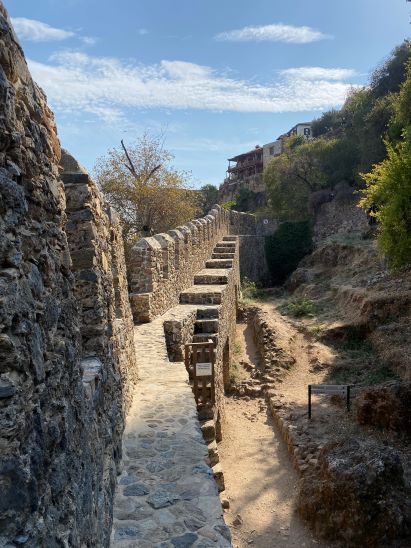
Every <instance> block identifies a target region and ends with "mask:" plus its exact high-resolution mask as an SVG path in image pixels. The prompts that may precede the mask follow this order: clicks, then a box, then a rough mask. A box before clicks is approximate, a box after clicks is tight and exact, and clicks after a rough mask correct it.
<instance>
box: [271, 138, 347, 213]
mask: <svg viewBox="0 0 411 548" xmlns="http://www.w3.org/2000/svg"><path fill="white" fill-rule="evenodd" d="M349 155H350V151H349V150H347V149H346V148H345V147H344V146H342V144H341V143H340V142H339V141H338V140H336V139H315V140H311V141H307V140H305V139H302V140H301V139H299V138H295V137H291V138H290V139H288V140H287V142H286V143H285V146H284V152H283V154H281V155H280V156H277V157H275V158H273V159H272V160H271V162H270V163H269V165H268V166H267V168H266V170H265V171H264V182H265V184H266V186H267V194H268V198H269V204H270V208H271V210H272V212H273V213H274V216H275V217H276V218H278V219H280V220H282V221H305V220H307V219H309V218H310V217H311V212H310V209H309V197H310V195H311V194H312V193H313V192H316V191H318V190H321V189H323V188H326V187H332V186H333V185H334V184H336V183H338V182H340V181H342V180H349V179H350V177H351V178H352V172H351V170H350V164H349V162H348V163H347V158H348V157H349ZM347 166H348V168H347Z"/></svg>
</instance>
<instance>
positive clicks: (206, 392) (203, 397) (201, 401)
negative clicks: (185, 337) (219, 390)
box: [185, 339, 215, 405]
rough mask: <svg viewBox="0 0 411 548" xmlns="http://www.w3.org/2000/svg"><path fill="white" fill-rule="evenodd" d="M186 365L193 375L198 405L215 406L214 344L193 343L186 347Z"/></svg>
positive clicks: (209, 342) (208, 342)
mask: <svg viewBox="0 0 411 548" xmlns="http://www.w3.org/2000/svg"><path fill="white" fill-rule="evenodd" d="M185 364H186V368H187V370H188V371H190V370H191V371H192V374H193V391H194V398H195V400H196V403H197V405H214V403H215V379H214V343H213V341H212V340H211V339H209V340H208V341H207V342H201V343H191V344H186V345H185Z"/></svg>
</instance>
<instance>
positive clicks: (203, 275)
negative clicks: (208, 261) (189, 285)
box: [194, 268, 229, 285]
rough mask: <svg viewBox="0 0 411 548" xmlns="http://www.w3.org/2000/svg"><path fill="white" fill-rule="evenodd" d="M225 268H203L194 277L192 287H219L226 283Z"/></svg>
mask: <svg viewBox="0 0 411 548" xmlns="http://www.w3.org/2000/svg"><path fill="white" fill-rule="evenodd" d="M228 273H229V270H228V269H226V268H220V269H217V268H204V270H200V272H197V274H196V275H195V276H194V285H221V284H226V283H228Z"/></svg>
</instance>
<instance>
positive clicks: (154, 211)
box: [95, 134, 198, 245]
mask: <svg viewBox="0 0 411 548" xmlns="http://www.w3.org/2000/svg"><path fill="white" fill-rule="evenodd" d="M121 145H122V146H121V147H118V148H113V149H111V150H109V151H108V153H107V155H106V156H104V157H102V158H100V159H99V160H98V162H97V165H96V166H95V177H96V180H97V183H98V184H99V186H100V188H101V189H102V191H103V192H104V194H105V195H106V197H107V199H108V200H109V202H110V203H111V204H112V205H113V207H114V208H115V209H116V211H117V212H118V213H119V215H120V216H121V218H122V221H123V227H124V229H123V231H124V240H125V242H126V244H128V245H131V244H132V243H133V242H135V241H136V240H137V239H139V238H141V237H142V236H150V235H152V234H155V233H157V232H165V231H167V230H170V229H171V228H173V227H175V226H178V225H181V224H184V223H185V222H187V221H189V220H190V219H192V218H193V217H195V215H196V213H197V209H198V198H197V196H196V193H195V192H194V191H192V190H191V189H190V188H189V187H188V181H189V177H188V174H187V173H184V172H180V171H177V170H176V169H175V168H173V167H172V166H170V161H171V160H172V158H173V156H172V155H171V154H170V153H169V152H168V151H167V150H165V149H164V148H163V143H162V139H161V138H154V137H151V136H150V135H148V134H144V135H143V136H142V137H141V138H139V139H138V140H137V141H136V142H135V143H134V144H133V145H131V146H128V147H126V146H125V145H124V143H123V142H122V143H121Z"/></svg>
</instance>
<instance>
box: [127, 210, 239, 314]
mask: <svg viewBox="0 0 411 548" xmlns="http://www.w3.org/2000/svg"><path fill="white" fill-rule="evenodd" d="M229 224H230V212H229V211H226V210H225V209H223V208H221V207H219V206H215V207H214V208H213V209H212V210H211V211H210V213H209V215H206V216H205V217H203V218H202V219H194V220H193V221H191V222H189V223H187V225H185V226H179V227H177V228H176V229H174V230H169V231H168V232H167V233H166V234H165V233H164V234H156V235H155V236H152V237H149V238H142V239H141V240H139V242H138V243H137V244H136V245H135V246H134V248H133V249H132V253H131V259H130V263H129V269H128V276H129V288H130V302H131V308H132V311H133V317H134V320H135V321H137V322H149V321H151V320H152V319H154V318H155V317H157V316H159V315H160V314H163V313H164V312H166V311H167V310H168V309H169V308H171V307H172V306H175V305H176V304H178V302H179V296H180V292H181V291H182V290H183V289H186V288H187V287H190V286H191V285H192V283H193V278H194V275H195V274H196V273H197V272H198V271H199V270H201V269H202V268H204V265H205V262H206V260H207V259H209V258H210V257H211V253H212V251H213V248H214V246H215V244H216V243H217V242H218V241H220V240H222V238H223V236H226V235H227V234H228V233H229Z"/></svg>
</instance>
